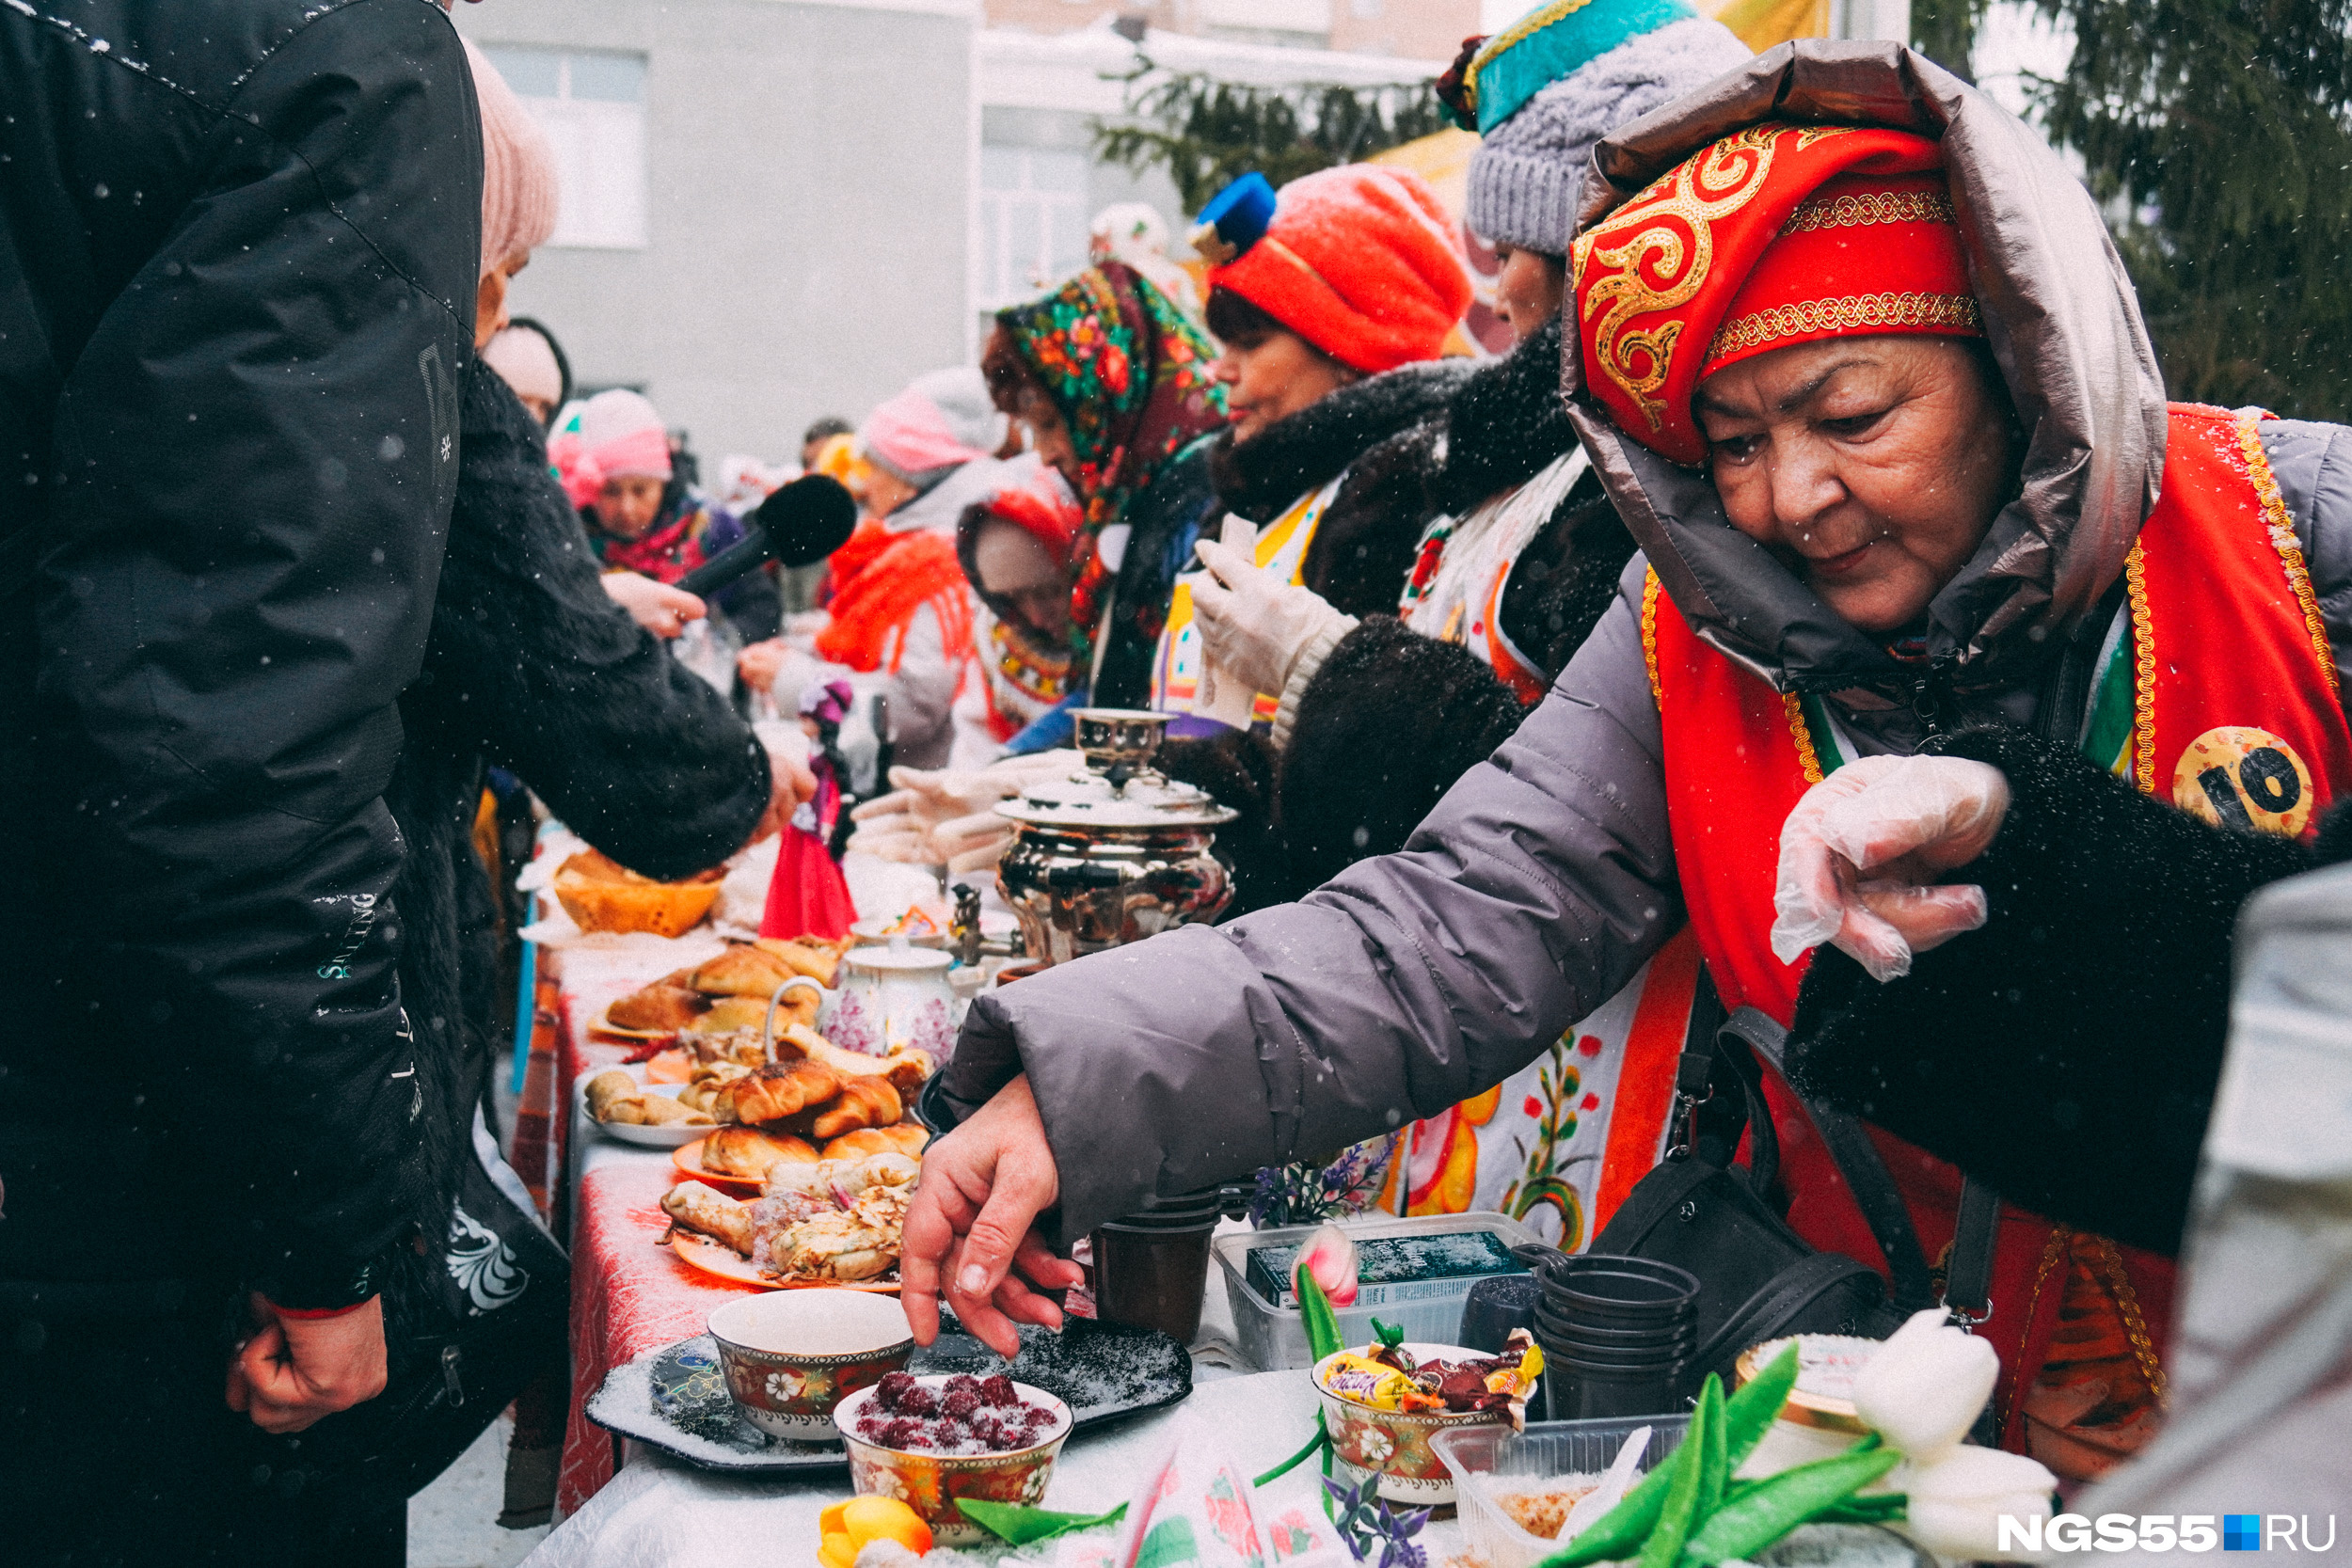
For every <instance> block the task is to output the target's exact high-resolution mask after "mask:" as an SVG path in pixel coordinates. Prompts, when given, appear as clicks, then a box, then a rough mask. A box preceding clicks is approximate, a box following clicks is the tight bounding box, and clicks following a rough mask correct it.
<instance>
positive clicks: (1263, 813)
mask: <svg viewBox="0 0 2352 1568" xmlns="http://www.w3.org/2000/svg"><path fill="white" fill-rule="evenodd" d="M1560 351H1561V325H1560V323H1559V320H1558V319H1557V318H1554V319H1553V321H1552V322H1551V323H1549V325H1546V326H1545V327H1544V328H1542V329H1541V330H1540V331H1538V332H1536V333H1534V335H1532V336H1531V337H1529V338H1528V339H1527V340H1526V341H1524V342H1522V343H1520V344H1519V345H1518V347H1517V348H1515V349H1514V350H1513V351H1512V352H1511V353H1510V354H1509V355H1507V356H1504V357H1503V358H1502V359H1500V360H1498V361H1495V362H1493V363H1491V364H1486V365H1482V366H1480V367H1478V368H1477V369H1475V370H1469V369H1466V368H1462V367H1459V366H1456V365H1453V364H1448V365H1444V366H1415V367H1411V368H1409V369H1408V370H1405V371H1398V372H1391V373H1390V374H1388V375H1383V376H1375V377H1374V378H1373V379H1372V380H1370V381H1365V382H1360V383H1358V384H1357V385H1356V386H1353V387H1349V388H1343V389H1342V390H1340V391H1338V392H1335V393H1333V394H1332V395H1331V396H1330V397H1328V398H1326V399H1324V400H1323V401H1322V402H1320V403H1318V404H1314V405H1313V406H1312V407H1311V408H1308V409H1305V410H1302V411H1301V412H1300V413H1298V414H1295V415H1293V416H1292V417H1291V418H1290V419H1288V420H1283V421H1281V422H1280V423H1279V424H1277V425H1276V426H1274V427H1273V428H1272V429H1270V430H1268V431H1266V432H1265V433H1264V434H1263V435H1262V436H1259V437H1258V438H1257V439H1256V440H1254V441H1251V442H1249V443H1248V444H1247V445H1244V446H1239V447H1228V448H1224V449H1221V450H1220V452H1219V460H1220V472H1221V473H1225V474H1227V475H1229V476H1230V478H1229V481H1228V483H1227V484H1226V485H1225V486H1224V488H1223V489H1222V490H1221V492H1220V493H1221V494H1223V495H1227V496H1230V497H1232V498H1234V499H1233V500H1232V502H1231V504H1232V505H1233V508H1234V510H1236V511H1240V512H1243V513H1244V514H1245V515H1250V516H1257V515H1258V514H1260V513H1264V514H1265V515H1267V516H1271V515H1274V512H1272V511H1268V510H1267V508H1268V506H1269V505H1272V506H1274V508H1275V510H1276V511H1279V506H1280V505H1282V504H1287V502H1288V500H1289V499H1293V498H1295V496H1296V495H1297V494H1298V492H1299V490H1300V489H1303V488H1305V487H1307V486H1308V485H1310V484H1319V483H1323V482H1324V481H1325V480H1327V479H1328V478H1329V477H1330V476H1331V475H1332V474H1334V473H1337V472H1339V471H1340V468H1341V467H1347V469H1348V477H1347V480H1346V482H1345V483H1343V484H1342V485H1341V486H1340V491H1339V494H1338V495H1336V496H1334V497H1333V498H1332V500H1331V505H1330V507H1329V508H1328V509H1327V511H1326V513H1325V515H1324V520H1323V522H1322V523H1321V525H1319V526H1318V528H1317V529H1316V531H1315V543H1314V546H1313V547H1312V549H1311V551H1310V552H1309V558H1308V563H1307V572H1306V574H1305V576H1306V580H1307V582H1308V585H1309V586H1310V587H1314V588H1316V591H1317V592H1319V593H1321V594H1323V595H1324V596H1325V597H1326V598H1327V599H1329V600H1330V601H1331V603H1332V604H1333V605H1334V606H1335V607H1336V608H1338V609H1340V610H1345V611H1346V612H1348V613H1350V614H1353V615H1357V616H1359V617H1361V618H1362V619H1363V624H1362V625H1361V626H1358V627H1357V628H1356V629H1355V630H1354V631H1352V632H1350V633H1348V635H1347V636H1346V637H1344V638H1343V639H1342V640H1341V641H1340V643H1339V645H1338V646H1337V647H1335V648H1334V649H1332V651H1331V653H1330V655H1329V657H1327V658H1326V659H1325V661H1324V664H1323V668H1322V669H1321V670H1320V671H1319V672H1317V673H1316V675H1315V678H1314V679H1313V681H1312V682H1311V683H1310V685H1309V686H1308V688H1307V690H1306V692H1305V694H1304V696H1303V697H1302V699H1301V700H1300V703H1299V706H1298V716H1297V720H1296V722H1295V726H1294V728H1293V730H1292V733H1291V739H1290V747H1289V750H1288V751H1287V752H1283V753H1282V754H1281V755H1280V756H1279V758H1278V757H1276V756H1275V755H1274V754H1273V752H1272V749H1271V748H1270V747H1268V746H1266V745H1265V744H1264V742H1263V741H1262V740H1258V739H1254V738H1250V737H1243V736H1220V737H1218V738H1217V739H1216V740H1214V741H1192V742H1170V743H1169V751H1170V752H1173V753H1174V756H1173V758H1172V759H1171V761H1170V762H1169V764H1168V767H1169V770H1170V771H1171V772H1178V773H1180V774H1181V775H1182V776H1184V777H1185V778H1187V779H1188V780H1189V781H1190V782H1191V783H1194V784H1199V785H1200V787H1202V788H1205V789H1209V790H1211V791H1212V792H1213V793H1215V794H1216V795H1217V797H1218V799H1219V800H1221V801H1223V802H1224V803H1225V804H1226V805H1229V806H1232V807H1233V808H1234V809H1236V810H1238V811H1240V812H1241V813H1242V817H1241V819H1240V820H1238V821H1236V822H1235V823H1234V824H1233V825H1232V827H1231V828H1228V829H1225V830H1222V831H1220V832H1219V835H1218V842H1219V844H1220V846H1222V847H1225V848H1226V849H1227V851H1228V852H1229V853H1230V854H1232V857H1233V859H1234V863H1235V879H1236V895H1235V897H1234V900H1233V904H1232V908H1231V911H1230V914H1229V917H1230V915H1239V914H1242V913H1246V912H1247V911H1249V910H1251V909H1256V908H1260V907H1263V905H1265V904H1269V903H1279V902H1281V901H1283V900H1286V899H1290V898H1295V897H1298V896H1300V895H1304V894H1305V893H1307V892H1308V891H1309V890H1311V889H1312V888H1315V887H1318V886H1320V885H1322V884H1323V883H1324V882H1326V881H1328V880H1329V879H1331V878H1333V877H1335V876H1337V875H1338V874H1339V873H1340V872H1341V871H1343V869H1345V868H1346V867H1347V866H1349V865H1352V864H1354V863H1356V862H1357V861H1359V860H1362V859H1364V858H1366V857H1367V856H1371V855H1385V854H1389V853H1391V852H1392V851H1394V850H1397V849H1399V848H1402V847H1404V844H1405V840H1406V837H1407V836H1408V835H1409V834H1410V833H1411V832H1412V831H1413V828H1414V827H1415V826H1416V825H1417V824H1418V823H1419V822H1420V821H1421V819H1422V817H1424V816H1428V815H1429V812H1430V811H1431V809H1432V808H1433V807H1435V806H1436V805H1437V803H1438V798H1439V797H1440V796H1442V795H1443V794H1444V793H1445V792H1446V790H1447V789H1448V788H1449V787H1451V786H1452V785H1453V784H1454V781H1455V780H1456V779H1458V778H1460V777H1461V776H1462V775H1463V774H1464V773H1466V772H1468V771H1469V770H1470V768H1472V767H1473V766H1475V765H1476V764H1478V763H1480V762H1482V761H1484V760H1485V759H1486V757H1487V756H1488V755H1489V754H1490V753H1491V752H1493V751H1494V750H1495V748H1496V747H1498V746H1500V745H1502V742H1503V741H1505V740H1507V739H1508V738H1510V736H1511V734H1512V732H1513V731H1515V730H1517V729H1518V724H1519V721H1520V720H1521V719H1522V718H1523V717H1525V714H1526V710H1525V709H1524V708H1523V707H1522V706H1521V705H1520V704H1519V700H1518V696H1517V695H1516V694H1515V693H1514V692H1513V691H1512V690H1511V689H1510V688H1509V687H1508V686H1506V685H1504V684H1503V682H1502V679H1501V678H1500V677H1499V676H1497V675H1496V674H1495V673H1494V672H1493V671H1492V670H1491V669H1489V668H1488V667H1487V666H1486V664H1485V663H1484V662H1483V661H1481V660H1480V659H1479V658H1478V657H1476V656H1475V655H1473V654H1471V653H1470V651H1469V650H1467V649H1465V648H1462V647H1459V646H1456V645H1454V644H1452V643H1445V642H1438V641H1435V640H1433V639H1431V638H1427V637H1423V636H1422V635H1420V634H1418V633H1415V632H1412V631H1409V630H1407V629H1406V627H1405V626H1404V625H1403V624H1402V623H1401V622H1399V621H1398V620H1397V619H1396V616H1395V610H1396V603H1397V599H1398V596H1399V594H1401V592H1402V590H1403V588H1404V584H1405V581H1406V578H1407V576H1409V574H1410V572H1411V569H1412V565H1413V560H1414V556H1415V555H1416V553H1417V552H1418V549H1419V546H1420V542H1421V537H1422V533H1423V532H1424V531H1426V530H1427V529H1428V526H1429V525H1430V524H1431V523H1432V522H1434V521H1436V520H1437V519H1438V517H1439V516H1440V515H1445V514H1449V513H1451V514H1453V515H1456V516H1460V515H1464V514H1466V513H1468V512H1470V510H1471V509H1473V508H1474V507H1476V506H1478V505H1479V504H1480V503H1481V502H1483V501H1485V500H1486V499H1487V498H1489V497H1490V496H1493V495H1494V494H1495V493H1496V492H1498V491H1501V490H1504V489H1507V488H1510V487H1512V486H1515V485H1519V484H1523V483H1527V482H1528V481H1529V480H1531V479H1533V478H1534V476H1535V475H1536V474H1537V473H1538V472H1539V471H1541V470H1542V469H1543V467H1545V466H1546V465H1547V464H1549V463H1550V462H1551V461H1552V460H1553V459H1555V458H1557V457H1559V456H1560V455H1561V454H1562V453H1564V452H1565V451H1568V450H1569V449H1570V448H1571V447H1573V446H1574V445H1575V444H1576V433H1575V431H1574V430H1572V429H1571V428H1570V427H1569V425H1568V421H1567V417H1566V415H1565V413H1564V412H1563V411H1562V408H1561V405H1560V396H1559V379H1560ZM1399 413H1406V414H1409V419H1408V420H1406V422H1404V423H1403V424H1402V426H1401V427H1400V426H1399V424H1398V422H1397V420H1396V418H1395V416H1396V415H1397V414H1399ZM1368 432H1376V433H1378V435H1379V437H1380V438H1379V439H1377V440H1376V442H1375V444H1374V445H1373V446H1371V447H1370V449H1369V450H1364V449H1362V448H1360V447H1359V446H1357V445H1355V443H1356V442H1357V441H1358V440H1359V439H1360V438H1361V436H1363V435H1364V434H1366V433H1368ZM1245 459H1248V462H1246V463H1245V462H1244V460H1245ZM1285 485H1289V486H1290V489H1289V493H1288V495H1287V496H1285V497H1284V498H1283V499H1282V501H1281V502H1279V503H1278V502H1273V501H1272V499H1271V498H1272V495H1273V493H1274V492H1275V491H1278V490H1280V489H1282V488H1283V486H1285ZM1253 509H1254V510H1253ZM1632 554H1633V540H1632V536H1631V535H1630V534H1629V533H1628V532H1627V531H1626V530H1625V525H1624V524H1623V523H1622V522H1621V521H1619V520H1618V517H1617V514H1616V511H1615V509H1614V508H1613V507H1612V506H1611V505H1610V504H1609V502H1608V500H1607V499H1605V498H1603V497H1602V495H1601V494H1600V486H1599V484H1598V483H1597V481H1595V480H1594V479H1593V478H1592V477H1591V476H1590V475H1589V474H1588V475H1586V476H1585V477H1583V478H1581V479H1580V480H1579V481H1578V482H1577V483H1576V484H1575V485H1574V486H1572V487H1571V488H1570V489H1569V491H1568V493H1567V495H1565V497H1563V498H1562V499H1561V502H1560V505H1559V507H1558V508H1557V509H1556V510H1555V511H1554V512H1553V514H1552V516H1551V520H1550V522H1549V523H1548V524H1547V525H1546V526H1545V529H1544V531H1543V532H1542V533H1540V534H1539V535H1537V537H1536V539H1535V541H1534V544H1532V545H1531V546H1529V547H1528V550H1527V552H1526V553H1525V554H1524V555H1523V556H1522V557H1521V558H1520V560H1519V564H1518V568H1517V569H1516V570H1515V571H1514V572H1513V573H1512V575H1511V580H1510V583H1509V584H1508V586H1507V587H1506V589H1505V591H1504V595H1503V602H1502V609H1501V615H1500V618H1501V620H1502V625H1503V627H1504V629H1505V631H1506V633H1507V634H1508V635H1509V636H1510V638H1511V640H1512V641H1513V643H1514V644H1515V645H1516V646H1518V647H1520V648H1523V649H1525V650H1527V651H1528V652H1529V654H1530V655H1531V657H1534V658H1535V659H1537V660H1538V661H1539V662H1540V663H1541V664H1542V667H1543V670H1544V673H1546V674H1547V675H1556V674H1557V673H1559V672H1560V670H1561V669H1562V668H1563V667H1565V665H1566V663H1567V661H1568V658H1569V657H1570V656H1571V655H1573V654H1574V653H1575V652H1576V650H1577V649H1578V648H1579V647H1581V646H1582V645H1583V642H1584V640H1585V638H1587V637H1588V636H1590V635H1591V634H1592V630H1593V627H1594V626H1596V625H1597V624H1598V623H1599V620H1600V617H1601V614H1602V612H1603V611H1604V610H1607V609H1608V607H1609V603H1610V601H1611V599H1612V598H1613V597H1614V596H1615V594H1616V586H1617V578H1618V575H1619V574H1620V573H1621V572H1622V571H1623V570H1624V567H1625V563H1626V562H1627V561H1628V560H1629V559H1630V558H1631V556H1632Z"/></svg>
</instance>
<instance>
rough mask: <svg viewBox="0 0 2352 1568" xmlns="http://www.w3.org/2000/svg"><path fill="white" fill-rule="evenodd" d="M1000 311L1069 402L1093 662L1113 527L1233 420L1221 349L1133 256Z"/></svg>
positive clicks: (1079, 558) (1080, 644) (1078, 620)
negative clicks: (1177, 459)
mask: <svg viewBox="0 0 2352 1568" xmlns="http://www.w3.org/2000/svg"><path fill="white" fill-rule="evenodd" d="M996 320H997V323H998V324H999V325H1002V326H1003V327H1004V329H1005V334H1006V336H1007V337H1008V338H1009V339H1010V340H1011V342H1012V346H1013V350H1014V352H1015V353H1017V354H1018V355H1019V356H1020V357H1021V360H1022V362H1023V363H1024V364H1025V365H1026V366H1027V367H1028V369H1029V370H1030V371H1031V372H1034V373H1035V374H1036V376H1037V378H1038V380H1039V381H1040V382H1041V383H1042V384H1043V385H1044V387H1045V389H1046V391H1047V392H1048V393H1049V394H1050V395H1051V396H1052V397H1053V399H1054V403H1055V404H1056V406H1057V407H1058V408H1059V409H1060V410H1061V415H1062V419H1063V420H1064V421H1065V422H1067V423H1068V425H1069V427H1070V440H1071V445H1072V446H1073V448H1074V449H1075V451H1076V453H1077V459H1078V483H1077V491H1078V501H1079V504H1080V505H1081V506H1082V507H1083V508H1084V509H1085V516H1086V521H1085V528H1084V531H1083V532H1081V533H1080V535H1079V537H1078V540H1077V547H1076V549H1075V550H1074V551H1073V555H1072V558H1071V568H1072V578H1071V586H1070V622H1071V637H1072V640H1073V642H1074V643H1075V644H1076V646H1075V648H1074V649H1073V652H1074V654H1075V656H1076V657H1077V658H1078V659H1079V660H1080V661H1081V663H1083V662H1084V661H1086V660H1088V659H1089V658H1090V657H1091V656H1092V651H1093V638H1094V628H1095V626H1096V624H1097V623H1098V622H1100V621H1101V619H1102V614H1103V601H1104V597H1105V595H1106V594H1107V593H1108V591H1109V584H1110V578H1111V573H1110V570H1109V568H1108V567H1106V566H1105V565H1104V562H1103V560H1102V557H1101V555H1100V554H1099V552H1098V550H1097V542H1098V541H1099V540H1100V538H1101V536H1102V532H1103V531H1104V529H1105V528H1108V527H1110V526H1111V525H1112V524H1113V523H1116V522H1118V521H1119V520H1120V516H1121V515H1122V514H1124V512H1125V511H1126V509H1127V503H1128V502H1129V501H1130V500H1132V499H1134V498H1135V497H1136V496H1137V495H1139V494H1141V493H1142V491H1143V489H1144V487H1145V486H1146V485H1148V484H1150V483H1152V479H1153V478H1154V477H1155V476H1156V475H1157V474H1158V473H1159V471H1160V467H1161V466H1162V465H1163V464H1165V463H1166V462H1167V461H1168V459H1169V458H1170V457H1172V456H1174V455H1175V454H1176V453H1177V452H1179V451H1183V450H1184V448H1185V447H1187V446H1189V445H1190V444H1191V443H1192V442H1193V441H1194V440H1195V439H1196V438H1198V437H1199V436H1202V435H1205V434H1206V433H1208V432H1210V431H1213V430H1218V429H1222V428H1223V426H1224V424H1225V393H1224V388H1220V387H1218V386H1217V385H1216V382H1214V381H1213V380H1211V379H1210V374H1209V364H1210V361H1211V360H1212V359H1214V358H1215V357H1216V350H1215V349H1214V348H1212V347H1211V346H1210V344H1209V341H1208V339H1207V338H1205V337H1203V336H1202V335H1201V333H1200V329H1199V328H1197V327H1195V326H1194V325H1192V324H1191V323H1190V322H1189V321H1187V320H1186V319H1185V318H1184V313H1183V312H1182V311H1180V310H1179V309H1177V308H1176V307H1175V306H1174V305H1173V304H1171V303H1170V302H1169V301H1168V296H1167V295H1166V294H1163V293H1160V291H1159V290H1158V289H1157V288H1156V287H1154V286H1153V285H1152V283H1150V282H1149V281H1147V280H1146V279H1145V278H1144V277H1143V276H1142V275H1141V274H1139V273H1137V272H1136V270H1135V269H1134V268H1133V267H1130V266H1128V265H1127V264H1126V263H1125V262H1123V261H1105V262H1104V263H1103V264H1102V265H1101V266H1098V267H1089V268H1088V269H1087V270H1086V271H1084V272H1082V273H1080V274H1078V276H1077V277H1073V278H1072V279H1071V280H1070V281H1069V282H1067V283H1064V284H1063V285H1062V286H1061V287H1060V288H1058V289H1057V290H1055V291H1054V292H1053V293H1050V294H1047V295H1046V296H1045V297H1044V298H1042V299H1040V300H1034V301H1032V302H1031V303H1029V304H1027V305H1016V306H1013V307H1011V308H1010V309H1005V310H1000V311H998V312H997V313H996Z"/></svg>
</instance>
